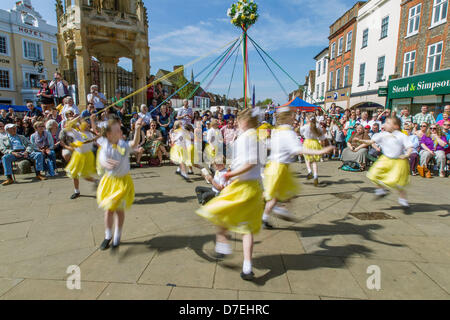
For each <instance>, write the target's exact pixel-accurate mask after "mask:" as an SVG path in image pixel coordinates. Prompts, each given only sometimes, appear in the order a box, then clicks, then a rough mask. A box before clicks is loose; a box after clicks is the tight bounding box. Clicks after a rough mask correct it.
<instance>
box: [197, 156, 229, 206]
mask: <svg viewBox="0 0 450 320" xmlns="http://www.w3.org/2000/svg"><path fill="white" fill-rule="evenodd" d="M213 165H214V169H215V173H214V178H213V177H212V176H211V175H209V174H208V175H204V174H203V173H202V175H203V177H204V178H205V180H206V181H207V182H209V183H210V184H211V185H212V187H202V186H199V187H196V188H195V193H196V194H197V199H198V203H199V204H201V205H204V204H206V203H207V202H208V201H210V200H211V199H212V198H214V197H216V196H218V195H219V193H220V191H222V190H223V188H225V187H226V186H227V185H228V184H229V182H228V181H227V180H226V179H225V173H227V170H226V168H225V159H220V158H217V159H215V160H214V164H213Z"/></svg>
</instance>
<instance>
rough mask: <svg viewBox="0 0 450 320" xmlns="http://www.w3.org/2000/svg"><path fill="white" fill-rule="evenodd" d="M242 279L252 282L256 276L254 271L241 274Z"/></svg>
mask: <svg viewBox="0 0 450 320" xmlns="http://www.w3.org/2000/svg"><path fill="white" fill-rule="evenodd" d="M241 278H242V280H245V281H252V280H253V279H254V278H255V274H254V273H253V271H252V272H250V273H244V272H241Z"/></svg>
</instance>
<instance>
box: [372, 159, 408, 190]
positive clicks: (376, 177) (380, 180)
mask: <svg viewBox="0 0 450 320" xmlns="http://www.w3.org/2000/svg"><path fill="white" fill-rule="evenodd" d="M367 178H369V179H370V180H372V182H374V183H375V184H378V185H381V186H384V187H388V188H393V189H402V188H404V187H405V186H407V185H408V184H409V162H408V159H390V158H388V157H386V156H384V155H382V156H381V157H380V158H379V159H378V160H377V161H376V162H375V163H374V164H373V165H372V167H371V168H370V169H369V172H368V173H367Z"/></svg>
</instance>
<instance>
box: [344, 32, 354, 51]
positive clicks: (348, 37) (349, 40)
mask: <svg viewBox="0 0 450 320" xmlns="http://www.w3.org/2000/svg"><path fill="white" fill-rule="evenodd" d="M352 36H353V31H349V33H347V45H346V47H345V52H347V51H350V50H352Z"/></svg>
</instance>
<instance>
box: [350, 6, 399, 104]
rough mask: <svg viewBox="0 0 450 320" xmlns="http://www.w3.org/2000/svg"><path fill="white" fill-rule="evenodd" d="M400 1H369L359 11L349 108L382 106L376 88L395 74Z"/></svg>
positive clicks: (381, 86) (383, 85) (384, 98)
mask: <svg viewBox="0 0 450 320" xmlns="http://www.w3.org/2000/svg"><path fill="white" fill-rule="evenodd" d="M401 1H402V0H369V1H367V3H366V4H365V5H364V6H363V7H361V8H360V10H359V12H358V22H357V36H356V47H355V61H354V68H353V82H352V91H351V95H350V106H351V107H361V108H370V107H377V106H380V105H381V106H385V104H386V97H384V96H381V97H380V96H378V89H379V88H383V87H384V88H385V87H387V81H388V79H389V76H390V75H393V74H394V73H395V59H396V53H397V43H398V29H399V27H398V26H399V23H400V9H401V7H400V3H401Z"/></svg>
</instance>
